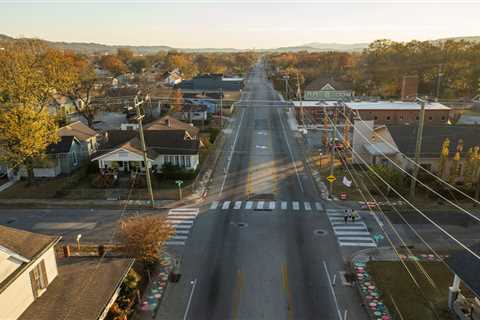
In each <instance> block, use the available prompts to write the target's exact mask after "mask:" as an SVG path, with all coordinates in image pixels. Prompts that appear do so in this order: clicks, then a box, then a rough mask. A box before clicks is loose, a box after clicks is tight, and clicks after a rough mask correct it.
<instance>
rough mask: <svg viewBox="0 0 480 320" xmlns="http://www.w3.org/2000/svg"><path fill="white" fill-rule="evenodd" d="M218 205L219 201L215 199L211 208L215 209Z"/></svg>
mask: <svg viewBox="0 0 480 320" xmlns="http://www.w3.org/2000/svg"><path fill="white" fill-rule="evenodd" d="M217 207H218V201H213V202H212V205H211V206H210V210H215V209H217Z"/></svg>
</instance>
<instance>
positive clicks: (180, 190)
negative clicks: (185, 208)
mask: <svg viewBox="0 0 480 320" xmlns="http://www.w3.org/2000/svg"><path fill="white" fill-rule="evenodd" d="M175 183H176V184H177V186H178V196H179V200H182V184H183V181H182V180H175Z"/></svg>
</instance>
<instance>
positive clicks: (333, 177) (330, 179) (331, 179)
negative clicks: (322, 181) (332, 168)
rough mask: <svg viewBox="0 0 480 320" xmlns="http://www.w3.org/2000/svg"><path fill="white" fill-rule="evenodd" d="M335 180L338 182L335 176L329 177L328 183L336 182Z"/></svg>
mask: <svg viewBox="0 0 480 320" xmlns="http://www.w3.org/2000/svg"><path fill="white" fill-rule="evenodd" d="M335 180H337V178H335V176H332V175H330V176H328V177H327V181H328V182H330V183H333V182H335Z"/></svg>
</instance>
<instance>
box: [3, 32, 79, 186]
mask: <svg viewBox="0 0 480 320" xmlns="http://www.w3.org/2000/svg"><path fill="white" fill-rule="evenodd" d="M2 46H3V47H4V49H3V50H0V92H1V94H0V97H1V99H2V100H1V101H0V103H1V109H0V141H2V142H3V144H2V145H1V148H2V152H1V157H2V160H3V161H5V162H6V163H7V164H8V165H9V166H10V167H18V166H20V165H22V164H24V165H25V166H26V167H27V172H28V174H29V178H30V179H32V178H33V163H34V161H35V160H37V159H40V158H42V157H43V155H44V153H45V150H46V147H47V146H48V145H49V144H50V143H54V142H56V141H58V137H57V134H56V130H57V127H56V124H55V121H54V118H53V117H51V116H50V115H49V114H48V103H49V102H50V100H51V99H52V98H53V95H55V94H57V93H59V92H64V91H65V90H66V88H68V87H69V86H70V84H71V83H72V76H73V74H72V73H70V72H69V70H71V60H70V59H69V53H66V52H60V51H58V50H54V49H52V48H49V47H48V46H47V45H46V44H45V43H44V42H42V41H38V40H17V41H14V42H11V43H6V44H2Z"/></svg>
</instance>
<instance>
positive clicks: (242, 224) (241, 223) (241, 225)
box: [237, 222, 248, 228]
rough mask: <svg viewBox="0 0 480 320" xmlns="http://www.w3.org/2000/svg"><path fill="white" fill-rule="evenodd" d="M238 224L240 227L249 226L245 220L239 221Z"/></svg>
mask: <svg viewBox="0 0 480 320" xmlns="http://www.w3.org/2000/svg"><path fill="white" fill-rule="evenodd" d="M237 226H238V227H239V228H245V227H247V226H248V225H247V224H246V223H245V222H239V223H237Z"/></svg>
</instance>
